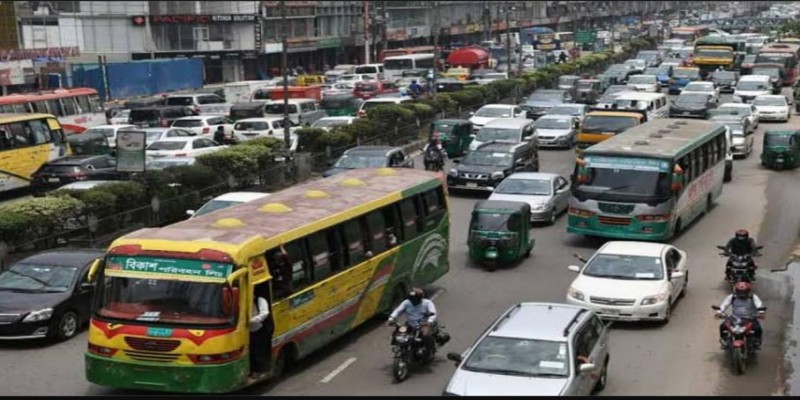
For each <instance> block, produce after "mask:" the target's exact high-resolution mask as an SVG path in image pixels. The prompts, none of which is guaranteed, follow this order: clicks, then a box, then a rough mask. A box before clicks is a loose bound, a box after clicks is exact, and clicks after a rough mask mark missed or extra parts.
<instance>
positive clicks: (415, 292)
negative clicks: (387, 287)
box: [408, 288, 425, 306]
mask: <svg viewBox="0 0 800 400" xmlns="http://www.w3.org/2000/svg"><path fill="white" fill-rule="evenodd" d="M423 297H425V292H423V291H422V289H420V288H414V289H411V291H410V292H408V301H410V302H411V304H413V305H415V306H418V305H420V303H422V298H423Z"/></svg>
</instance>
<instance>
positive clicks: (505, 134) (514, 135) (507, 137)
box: [475, 127, 520, 142]
mask: <svg viewBox="0 0 800 400" xmlns="http://www.w3.org/2000/svg"><path fill="white" fill-rule="evenodd" d="M475 139H477V140H478V141H480V142H491V141H492V140H499V141H507V142H508V141H511V142H519V140H520V132H519V130H518V129H506V128H492V127H483V128H481V130H479V131H478V135H477V136H476V137H475Z"/></svg>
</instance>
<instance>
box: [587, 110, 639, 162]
mask: <svg viewBox="0 0 800 400" xmlns="http://www.w3.org/2000/svg"><path fill="white" fill-rule="evenodd" d="M644 121H645V116H644V115H643V114H642V113H639V112H635V111H590V112H589V113H587V114H586V117H585V118H584V119H583V123H582V124H581V129H580V131H579V132H578V138H577V142H578V145H577V147H576V148H575V151H576V152H577V153H578V154H580V153H582V152H583V150H584V149H586V148H588V147H590V146H592V145H594V144H597V143H600V142H602V141H603V140H606V139H608V138H610V137H612V136H614V135H618V134H620V133H622V132H625V131H626V130H628V129H630V128H632V127H634V126H637V125H640V124H642V123H644Z"/></svg>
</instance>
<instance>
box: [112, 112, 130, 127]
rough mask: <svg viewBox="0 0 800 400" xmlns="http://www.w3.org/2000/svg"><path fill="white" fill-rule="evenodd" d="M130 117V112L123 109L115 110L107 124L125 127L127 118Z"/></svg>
mask: <svg viewBox="0 0 800 400" xmlns="http://www.w3.org/2000/svg"><path fill="white" fill-rule="evenodd" d="M130 116H131V110H128V109H124V110H117V111H115V112H114V114H113V116H112V117H111V118H109V119H108V123H109V124H111V125H127V124H128V118H129V117H130Z"/></svg>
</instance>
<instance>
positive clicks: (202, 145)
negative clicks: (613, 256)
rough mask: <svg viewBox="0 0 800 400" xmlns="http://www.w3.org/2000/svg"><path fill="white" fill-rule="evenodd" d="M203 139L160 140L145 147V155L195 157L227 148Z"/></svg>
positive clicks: (192, 137)
mask: <svg viewBox="0 0 800 400" xmlns="http://www.w3.org/2000/svg"><path fill="white" fill-rule="evenodd" d="M227 147H228V146H225V145H219V144H217V142H215V141H213V140H211V139H206V138H204V137H197V136H190V137H172V138H165V139H161V140H159V141H157V142H154V143H152V144H150V145H149V146H147V150H146V153H147V155H148V156H151V157H153V158H161V157H197V156H200V155H203V154H208V153H213V152H215V151H219V150H222V149H225V148H227Z"/></svg>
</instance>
